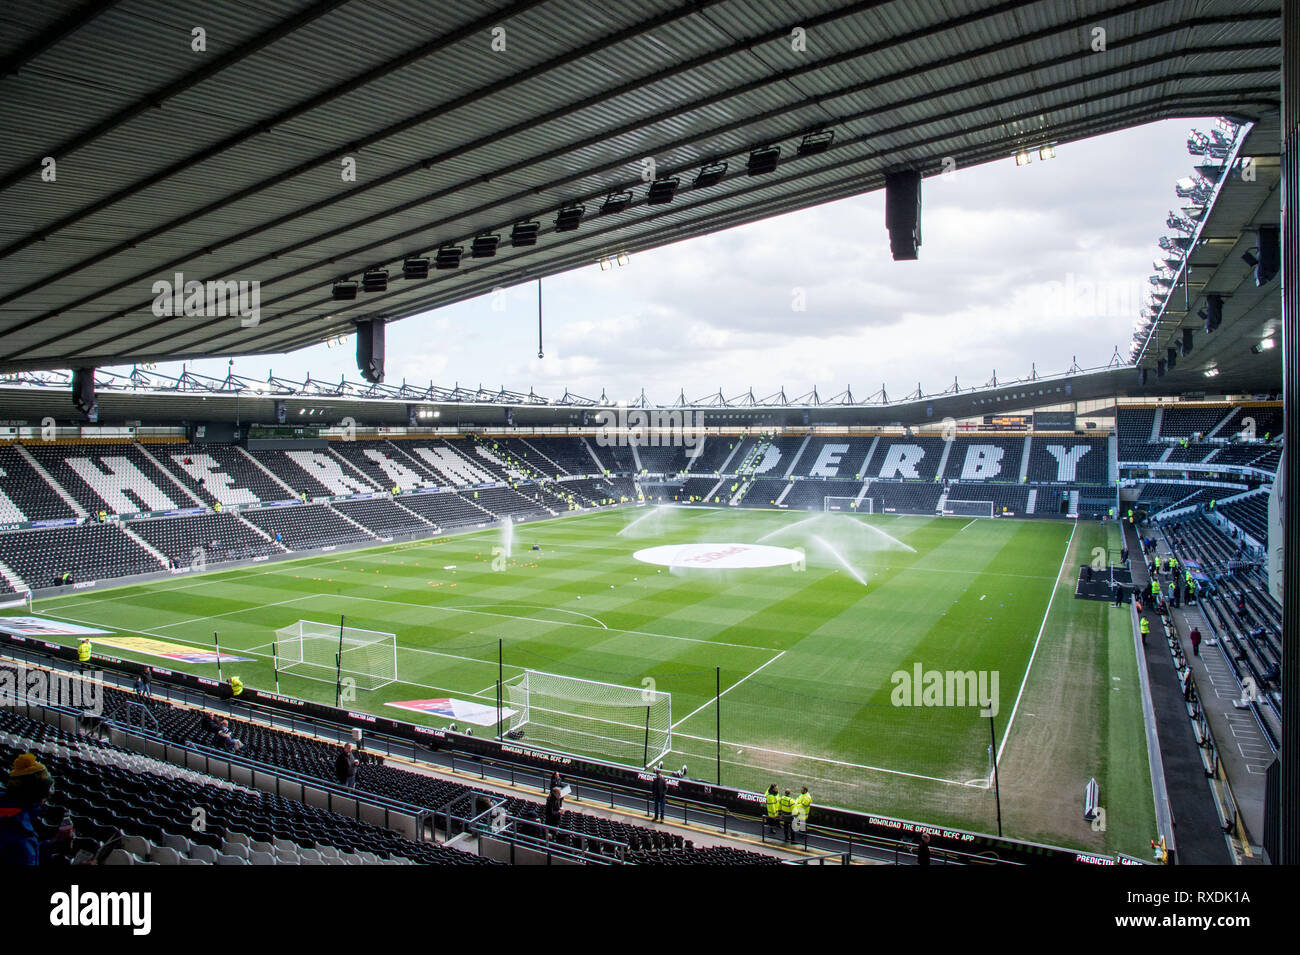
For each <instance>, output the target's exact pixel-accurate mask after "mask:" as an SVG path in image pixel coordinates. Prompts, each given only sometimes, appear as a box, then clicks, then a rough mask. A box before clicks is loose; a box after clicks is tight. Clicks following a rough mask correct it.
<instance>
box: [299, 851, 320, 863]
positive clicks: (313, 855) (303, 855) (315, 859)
mask: <svg viewBox="0 0 1300 955" xmlns="http://www.w3.org/2000/svg"><path fill="white" fill-rule="evenodd" d="M298 858H299V859H300V860H301V861H302V864H303V865H321V864H322V863H323V862H324V861H325V858H324V857H323V856H322V855H321V854H320V853H319V852H317V851H316V850H315V849H300V850H298Z"/></svg>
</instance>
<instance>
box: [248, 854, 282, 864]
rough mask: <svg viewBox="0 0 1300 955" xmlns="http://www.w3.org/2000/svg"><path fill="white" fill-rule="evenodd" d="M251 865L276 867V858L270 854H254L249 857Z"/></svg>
mask: <svg viewBox="0 0 1300 955" xmlns="http://www.w3.org/2000/svg"><path fill="white" fill-rule="evenodd" d="M248 861H249V863H250V864H251V865H275V856H273V855H271V853H269V852H253V853H250V854H249V856H248Z"/></svg>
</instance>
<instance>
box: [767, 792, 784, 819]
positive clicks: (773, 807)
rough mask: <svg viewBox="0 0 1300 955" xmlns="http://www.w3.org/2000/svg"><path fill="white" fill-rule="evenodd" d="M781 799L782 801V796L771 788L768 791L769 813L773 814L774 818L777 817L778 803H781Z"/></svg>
mask: <svg viewBox="0 0 1300 955" xmlns="http://www.w3.org/2000/svg"><path fill="white" fill-rule="evenodd" d="M780 801H781V797H780V796H778V795H777V794H776V793H774V792H772V791H771V790H770V789H769V790H768V791H767V814H768V815H769V816H771V817H772V818H773V819H775V818H776V813H777V809H778V804H779V803H780Z"/></svg>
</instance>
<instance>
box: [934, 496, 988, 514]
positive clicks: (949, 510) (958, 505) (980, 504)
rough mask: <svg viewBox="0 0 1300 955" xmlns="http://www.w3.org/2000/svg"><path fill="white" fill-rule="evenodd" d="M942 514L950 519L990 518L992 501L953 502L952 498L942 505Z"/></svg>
mask: <svg viewBox="0 0 1300 955" xmlns="http://www.w3.org/2000/svg"><path fill="white" fill-rule="evenodd" d="M943 513H944V514H946V515H949V516H952V517H992V516H993V502H992V501H954V500H953V499H952V498H948V500H946V501H944V503H943Z"/></svg>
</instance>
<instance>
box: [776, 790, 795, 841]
mask: <svg viewBox="0 0 1300 955" xmlns="http://www.w3.org/2000/svg"><path fill="white" fill-rule="evenodd" d="M779 807H780V810H781V828H782V829H783V830H784V831H785V841H786V842H789V841H790V838H791V837H790V823H791V822H793V821H794V797H793V796H791V795H790V790H788V789H787V790H786V791H785V795H784V796H782V797H781V802H780V803H779Z"/></svg>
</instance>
